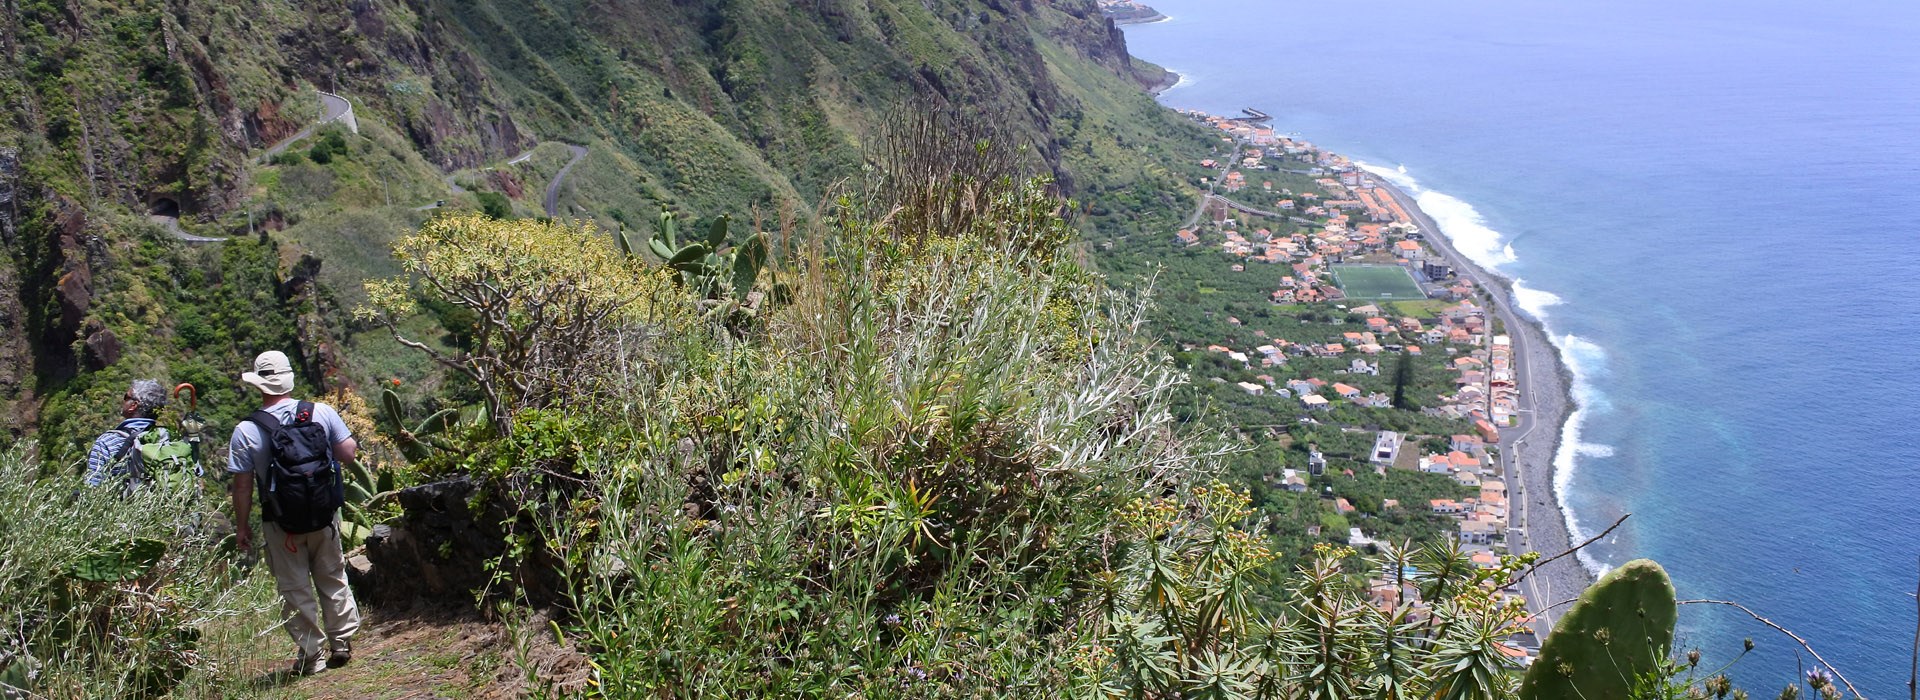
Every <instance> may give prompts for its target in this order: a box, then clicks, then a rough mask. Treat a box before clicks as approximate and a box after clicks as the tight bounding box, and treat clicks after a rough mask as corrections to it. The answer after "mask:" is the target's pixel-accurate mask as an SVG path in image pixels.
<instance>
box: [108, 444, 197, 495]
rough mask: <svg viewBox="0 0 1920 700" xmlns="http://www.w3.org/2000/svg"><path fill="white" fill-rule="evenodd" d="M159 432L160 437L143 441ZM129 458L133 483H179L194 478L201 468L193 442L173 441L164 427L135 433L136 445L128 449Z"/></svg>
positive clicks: (170, 484) (140, 484)
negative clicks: (195, 461)
mask: <svg viewBox="0 0 1920 700" xmlns="http://www.w3.org/2000/svg"><path fill="white" fill-rule="evenodd" d="M155 433H159V439H158V440H155V441H153V442H144V441H143V440H144V439H145V438H146V437H147V436H149V435H153V434H155ZM126 459H127V461H128V465H127V466H128V467H129V469H128V472H127V483H128V485H129V486H136V487H137V486H145V485H148V484H155V485H163V486H176V485H179V484H181V483H188V482H191V481H192V480H194V479H195V478H197V477H198V476H199V472H200V468H199V465H197V464H195V463H194V460H193V445H191V444H188V443H185V442H173V441H172V440H169V439H168V438H167V434H166V433H165V432H164V431H148V432H145V433H141V434H140V435H139V436H137V437H135V438H134V449H132V450H128V451H127V456H126Z"/></svg>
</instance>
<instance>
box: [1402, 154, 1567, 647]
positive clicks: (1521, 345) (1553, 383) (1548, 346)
mask: <svg viewBox="0 0 1920 700" xmlns="http://www.w3.org/2000/svg"><path fill="white" fill-rule="evenodd" d="M1370 176H1371V177H1372V179H1373V181H1374V183H1375V184H1376V185H1377V186H1378V187H1379V188H1380V189H1382V190H1384V191H1386V192H1387V193H1388V195H1390V196H1392V197H1393V198H1394V200H1395V201H1397V202H1399V203H1400V206H1401V207H1402V208H1404V209H1405V210H1406V211H1407V215H1408V216H1411V217H1413V220H1414V223H1415V225H1417V226H1419V227H1420V230H1421V231H1425V232H1428V234H1429V235H1428V236H1427V237H1426V242H1427V243H1428V244H1429V245H1432V246H1433V248H1434V249H1435V250H1438V251H1439V252H1440V254H1441V255H1442V256H1444V257H1445V258H1446V259H1447V261H1448V262H1449V263H1450V264H1452V265H1453V266H1454V269H1455V270H1458V271H1461V272H1463V273H1464V274H1466V275H1467V276H1468V277H1469V278H1471V279H1472V280H1473V281H1474V283H1475V284H1478V285H1480V286H1481V287H1482V288H1483V289H1486V290H1487V291H1488V297H1489V298H1490V299H1491V300H1492V301H1493V302H1494V308H1493V311H1494V313H1495V315H1496V316H1497V317H1498V318H1499V319H1500V320H1501V322H1502V324H1503V325H1504V326H1505V328H1506V330H1507V334H1508V335H1509V337H1510V338H1511V339H1512V343H1513V348H1514V357H1515V360H1516V363H1517V366H1516V367H1515V374H1516V376H1517V377H1518V378H1519V379H1520V380H1521V387H1522V389H1521V392H1520V400H1521V417H1520V424H1519V425H1516V426H1513V427H1512V428H1508V429H1504V430H1502V433H1501V441H1500V447H1501V450H1500V452H1501V462H1502V466H1503V468H1504V470H1505V473H1506V474H1507V475H1508V476H1509V481H1510V482H1512V484H1513V485H1514V486H1517V487H1518V488H1517V490H1516V491H1515V494H1514V495H1515V496H1517V497H1516V498H1513V499H1510V501H1511V502H1513V503H1517V504H1519V513H1518V516H1519V517H1518V518H1517V519H1513V520H1512V521H1510V523H1509V528H1508V543H1509V548H1510V549H1512V550H1513V551H1516V552H1524V551H1533V552H1540V553H1541V554H1542V555H1544V556H1552V555H1555V554H1559V553H1561V552H1565V551H1567V550H1568V549H1571V548H1572V547H1573V536H1572V533H1570V532H1569V531H1568V521H1569V518H1568V517H1567V513H1566V511H1565V508H1564V506H1563V505H1562V504H1561V502H1560V499H1559V498H1558V494H1557V492H1556V490H1555V487H1554V476H1555V474H1554V472H1555V471H1556V467H1555V465H1554V460H1555V457H1556V456H1557V455H1558V453H1559V448H1560V443H1561V441H1562V440H1564V439H1565V438H1564V435H1565V432H1566V428H1567V421H1569V420H1571V419H1572V417H1573V412H1574V410H1575V409H1577V408H1578V406H1577V404H1575V402H1574V399H1573V373H1572V371H1571V370H1570V369H1568V367H1567V365H1566V361H1565V360H1564V359H1563V358H1562V357H1561V356H1560V348H1559V346H1557V345H1555V344H1554V343H1553V342H1552V339H1551V338H1550V337H1549V336H1548V334H1547V330H1546V327H1545V326H1544V325H1543V324H1541V322H1540V321H1539V320H1538V319H1535V318H1533V317H1532V316H1530V315H1527V314H1526V313H1525V312H1524V311H1522V310H1521V309H1520V308H1519V305H1518V303H1516V301H1515V299H1514V295H1513V280H1511V279H1508V278H1507V277H1505V276H1502V275H1500V274H1498V273H1495V272H1492V271H1491V270H1488V269H1485V268H1482V267H1481V266H1480V265H1479V264H1478V263H1475V262H1474V261H1473V260H1470V259H1468V258H1467V257H1466V256H1465V255H1462V254H1460V252H1459V251H1457V250H1454V248H1453V245H1452V243H1453V242H1452V241H1451V240H1450V239H1448V238H1447V235H1446V232H1445V231H1444V230H1443V229H1441V228H1440V226H1439V224H1437V223H1435V222H1434V220H1433V218H1432V217H1431V216H1428V215H1427V213H1426V212H1425V211H1424V210H1422V209H1421V208H1420V206H1419V204H1418V202H1417V201H1415V199H1414V198H1413V197H1412V196H1411V195H1409V194H1408V193H1407V192H1406V191H1404V190H1402V189H1400V187H1399V186H1398V185H1395V184H1394V183H1392V182H1390V181H1388V180H1387V179H1386V178H1384V177H1380V176H1379V175H1377V174H1371V173H1370ZM1495 290H1498V291H1497V292H1496V291H1495ZM1515 476H1517V478H1513V477H1515ZM1513 515H1515V514H1514V513H1509V518H1512V516H1513ZM1515 522H1517V523H1518V525H1519V526H1518V527H1514V526H1513V525H1514V523H1515ZM1515 544H1518V545H1519V546H1517V547H1516V546H1513V545H1515ZM1592 583H1593V575H1592V574H1591V573H1590V572H1588V571H1587V569H1586V567H1585V566H1584V565H1582V564H1581V562H1580V559H1579V557H1577V556H1574V557H1565V558H1562V559H1560V560H1558V561H1555V562H1553V563H1551V564H1548V565H1546V566H1543V567H1541V568H1540V570H1539V571H1536V572H1534V574H1533V575H1532V576H1529V577H1528V578H1527V580H1526V581H1524V582H1522V583H1521V586H1522V588H1523V590H1522V591H1521V592H1522V593H1523V594H1525V595H1526V598H1527V608H1528V610H1529V611H1530V612H1532V614H1533V618H1532V620H1531V621H1530V626H1531V627H1532V628H1533V629H1534V633H1535V635H1536V638H1539V639H1545V638H1546V635H1547V633H1548V632H1551V631H1552V629H1553V623H1554V621H1555V617H1556V615H1557V614H1558V612H1559V609H1558V608H1557V606H1558V604H1559V603H1560V602H1562V601H1568V600H1572V599H1574V598H1576V597H1578V596H1579V595H1580V592H1581V591H1584V590H1586V588H1587V586H1588V585H1591V584H1592Z"/></svg>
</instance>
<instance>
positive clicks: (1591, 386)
mask: <svg viewBox="0 0 1920 700" xmlns="http://www.w3.org/2000/svg"><path fill="white" fill-rule="evenodd" d="M1548 337H1550V338H1553V341H1554V345H1556V346H1558V347H1559V348H1560V357H1561V359H1562V360H1563V361H1564V362H1566V363H1567V370H1568V371H1570V372H1571V373H1572V374H1573V401H1574V406H1575V408H1574V411H1573V414H1572V415H1570V416H1568V417H1567V425H1566V427H1565V428H1564V429H1562V430H1561V432H1560V444H1559V446H1558V447H1557V448H1556V449H1555V450H1554V455H1553V490H1554V492H1555V493H1558V494H1560V511H1561V513H1562V514H1563V515H1564V516H1565V517H1566V520H1567V536H1568V537H1569V538H1571V539H1572V540H1574V541H1576V542H1578V541H1581V540H1584V539H1586V538H1588V537H1591V536H1592V533H1589V532H1587V531H1586V529H1584V528H1582V527H1581V525H1580V518H1579V517H1578V516H1576V515H1574V512H1573V509H1572V508H1570V507H1569V506H1568V505H1567V501H1566V498H1567V496H1566V494H1568V493H1570V492H1571V491H1570V486H1571V484H1572V482H1573V476H1574V473H1575V467H1576V466H1578V465H1579V462H1580V458H1581V457H1611V456H1613V446H1611V445H1602V444H1599V443H1591V442H1585V441H1582V440H1581V439H1580V438H1581V431H1582V430H1583V429H1584V428H1585V427H1586V422H1587V418H1588V417H1589V416H1591V415H1593V414H1594V413H1606V412H1608V411H1611V410H1613V403H1612V402H1611V401H1609V400H1608V398H1607V395H1606V394H1605V393H1604V392H1602V391H1600V389H1599V388H1598V387H1597V386H1596V385H1595V383H1594V379H1595V378H1596V377H1600V376H1604V375H1605V374H1606V373H1607V366H1606V360H1607V353H1606V350H1604V349H1602V348H1601V347H1600V346H1599V345H1596V344H1594V343H1593V342H1592V341H1589V340H1587V339H1585V338H1582V337H1580V336H1577V335H1574V334H1571V333H1568V334H1566V335H1563V336H1559V337H1553V336H1552V334H1551V333H1549V334H1548ZM1576 556H1577V557H1578V558H1579V559H1580V563H1581V565H1583V566H1585V567H1586V568H1587V571H1589V572H1592V574H1593V575H1594V576H1596V577H1598V576H1602V575H1605V574H1606V571H1607V569H1608V568H1609V567H1607V566H1606V565H1604V564H1601V563H1600V562H1599V561H1597V560H1595V559H1594V558H1593V555H1592V554H1591V553H1590V552H1589V551H1588V550H1584V549H1583V550H1580V552H1579V554H1577V555H1576Z"/></svg>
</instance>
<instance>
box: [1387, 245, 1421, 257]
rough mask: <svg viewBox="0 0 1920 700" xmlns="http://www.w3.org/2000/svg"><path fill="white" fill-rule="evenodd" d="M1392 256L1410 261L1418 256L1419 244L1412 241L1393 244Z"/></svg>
mask: <svg viewBox="0 0 1920 700" xmlns="http://www.w3.org/2000/svg"><path fill="white" fill-rule="evenodd" d="M1393 254H1394V255H1398V256H1400V257H1402V258H1405V259H1408V260H1412V259H1414V258H1417V257H1419V256H1420V244H1419V243H1415V242H1413V241H1400V242H1399V243H1395V244H1393Z"/></svg>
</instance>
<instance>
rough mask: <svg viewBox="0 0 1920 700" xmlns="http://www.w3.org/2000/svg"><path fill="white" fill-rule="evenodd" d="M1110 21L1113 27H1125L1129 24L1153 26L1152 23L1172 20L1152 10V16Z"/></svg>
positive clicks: (1118, 18)
mask: <svg viewBox="0 0 1920 700" xmlns="http://www.w3.org/2000/svg"><path fill="white" fill-rule="evenodd" d="M1147 9H1153V8H1147ZM1112 19H1113V23H1114V24H1115V25H1117V26H1126V25H1129V24H1153V23H1154V22H1165V21H1167V20H1170V19H1173V18H1172V17H1168V16H1166V15H1163V14H1160V11H1159V10H1154V11H1153V14H1151V15H1147V16H1145V17H1114V18H1112Z"/></svg>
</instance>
